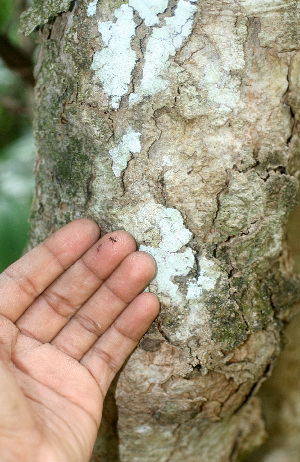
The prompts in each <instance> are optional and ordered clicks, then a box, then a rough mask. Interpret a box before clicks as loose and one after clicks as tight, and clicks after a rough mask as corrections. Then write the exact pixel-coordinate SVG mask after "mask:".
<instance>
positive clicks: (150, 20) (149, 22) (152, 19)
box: [129, 0, 168, 26]
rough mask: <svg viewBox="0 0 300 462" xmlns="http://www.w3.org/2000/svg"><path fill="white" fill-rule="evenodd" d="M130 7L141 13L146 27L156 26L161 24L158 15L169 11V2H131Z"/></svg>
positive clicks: (146, 0)
mask: <svg viewBox="0 0 300 462" xmlns="http://www.w3.org/2000/svg"><path fill="white" fill-rule="evenodd" d="M129 6H132V7H133V8H134V9H135V10H136V11H137V12H138V13H139V15H140V17H141V18H142V19H143V20H144V22H145V24H146V26H154V25H155V24H158V23H159V18H158V14H160V13H163V12H164V11H165V10H166V9H167V7H168V0H129Z"/></svg>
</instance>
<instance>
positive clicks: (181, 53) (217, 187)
mask: <svg viewBox="0 0 300 462" xmlns="http://www.w3.org/2000/svg"><path fill="white" fill-rule="evenodd" d="M46 3H47V2H45V4H46ZM299 9H300V8H299V3H298V2H297V1H289V2H287V1H283V0H277V1H276V2H273V1H272V2H271V1H267V2H266V1H265V0H264V1H263V0H256V1H254V2H253V1H249V0H239V1H234V0H232V1H226V2H225V1H220V2H214V1H213V0H208V1H206V2H198V1H196V0H169V1H167V0H152V1H149V2H144V1H143V2H142V1H139V0H128V1H119V0H102V1H96V0H93V1H90V2H74V3H72V4H71V7H70V10H69V11H66V12H64V11H65V10H64V9H62V10H60V14H58V13H59V11H56V10H55V13H54V15H53V12H50V13H49V15H50V16H49V17H48V16H47V15H46V14H45V15H44V16H43V19H42V20H41V21H42V22H43V24H41V23H40V25H39V53H38V59H37V65H36V78H37V84H36V120H35V133H36V141H37V152H38V154H37V162H36V178H37V187H36V196H35V201H34V205H33V212H32V244H35V243H36V242H39V241H40V240H41V239H43V238H44V237H45V236H46V235H47V234H48V233H49V232H50V231H52V230H53V229H54V228H57V227H59V226H61V225H63V224H64V223H65V222H67V221H69V220H71V219H74V218H77V217H80V216H87V217H91V218H93V219H94V220H95V221H97V223H98V224H99V225H100V227H101V230H102V232H107V231H110V230H112V229H117V228H119V229H120V228H123V229H126V230H127V231H129V232H131V233H132V234H133V236H134V237H135V239H136V240H137V243H138V245H139V246H140V250H144V251H146V252H149V253H151V254H152V255H153V256H154V257H155V259H156V261H157V267H158V272H157V276H156V278H155V280H154V281H153V282H152V283H151V284H150V287H149V290H151V291H153V292H155V293H157V294H158V296H159V298H160V301H161V312H160V315H159V317H158V318H157V320H156V321H155V322H154V323H153V325H152V326H151V328H150V329H149V331H148V333H147V334H146V335H145V337H144V338H143V340H142V341H141V343H140V346H139V347H138V348H137V350H136V351H135V352H134V353H133V354H132V356H131V357H130V359H129V361H128V362H127V364H126V366H125V368H124V369H123V370H122V372H121V374H120V377H119V379H118V381H117V383H116V388H115V392H114V393H112V394H111V395H110V399H109V406H110V408H111V409H112V413H111V414H109V413H107V415H113V416H114V417H113V418H108V420H107V421H106V424H105V425H104V426H105V432H106V433H105V434H106V435H109V436H108V438H110V444H111V441H115V444H116V445H118V451H116V453H115V456H114V457H115V460H120V461H122V462H125V461H130V462H132V461H145V462H148V461H149V462H150V461H159V462H164V461H166V462H167V461H168V462H171V461H172V462H175V461H179V460H180V461H181V460H183V459H185V460H187V461H190V462H192V461H195V460H197V461H200V462H201V461H203V462H207V460H209V459H212V460H214V462H223V461H224V462H225V461H229V460H232V461H233V460H239V458H241V457H242V454H244V453H246V452H247V451H248V452H249V451H250V450H252V449H253V448H254V447H255V446H256V445H257V444H260V443H261V441H262V439H263V438H264V437H265V433H264V429H263V423H262V420H261V417H260V411H259V404H258V401H257V400H256V399H255V398H253V395H254V394H255V392H256V391H257V389H258V388H259V385H260V383H261V381H262V380H264V379H265V378H266V377H267V376H268V375H269V374H270V371H271V369H272V367H273V364H274V361H275V359H276V357H277V356H278V354H279V351H280V332H281V329H282V326H283V324H284V323H285V322H286V320H287V319H288V318H289V316H290V313H291V312H292V307H293V304H294V302H295V301H296V300H297V298H298V296H299V285H298V280H297V278H296V277H295V276H293V274H292V269H291V263H290V257H289V255H288V253H287V252H286V250H285V244H284V239H285V237H284V236H285V235H284V226H285V224H286V222H287V218H288V215H289V212H290V211H291V210H292V209H293V207H294V206H295V204H296V198H297V185H298V182H297V176H298V173H299V148H298V142H297V140H298V134H297V124H296V121H297V118H298V115H299V104H298V103H299V101H298V97H297V91H298V90H299V78H298V77H299V56H300V54H299V53H300V51H299V50H300V44H299V32H297V28H296V24H297V17H299ZM32 14H33V13H32ZM46 16H47V17H46ZM35 20H36V19H34V21H35ZM35 25H37V24H35ZM30 27H31V26H30ZM113 396H114V397H113ZM113 409H114V411H113ZM116 416H117V417H116ZM108 422H110V425H112V426H113V425H117V428H114V429H112V431H111V432H109V431H108V430H107V428H108V427H107V426H108ZM114 438H115V440H114ZM103 441H104V437H103V435H102V436H101V435H100V437H99V440H98V443H97V445H96V450H95V453H94V456H93V460H94V461H97V460H99V457H100V455H101V457H102V458H105V457H106V459H105V460H111V459H110V458H109V457H110V456H109V455H108V454H106V455H105V447H106V446H107V447H111V446H110V444H108V445H106V446H105V444H104V443H103Z"/></svg>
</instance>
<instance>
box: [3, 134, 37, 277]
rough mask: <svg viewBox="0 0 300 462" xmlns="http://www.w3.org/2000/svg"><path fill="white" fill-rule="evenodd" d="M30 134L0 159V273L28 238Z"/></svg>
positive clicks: (30, 187) (20, 250)
mask: <svg viewBox="0 0 300 462" xmlns="http://www.w3.org/2000/svg"><path fill="white" fill-rule="evenodd" d="M33 153H34V142H33V136H32V132H31V131H28V132H27V133H25V134H23V136H21V137H20V138H19V139H18V140H17V141H15V142H14V143H11V144H10V145H9V146H8V147H6V149H4V150H3V151H2V158H1V160H0V198H1V199H0V271H3V270H4V269H5V268H6V267H7V266H8V265H9V264H11V263H12V262H13V261H15V260H16V259H17V258H19V257H20V255H21V253H22V250H23V248H24V247H25V245H26V243H27V239H28V231H29V223H28V216H29V211H30V203H31V197H32V190H33V175H32V165H33Z"/></svg>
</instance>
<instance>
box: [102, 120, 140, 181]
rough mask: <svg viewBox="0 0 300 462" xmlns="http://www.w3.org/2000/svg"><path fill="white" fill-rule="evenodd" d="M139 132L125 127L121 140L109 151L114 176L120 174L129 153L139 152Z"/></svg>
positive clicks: (125, 164)
mask: <svg viewBox="0 0 300 462" xmlns="http://www.w3.org/2000/svg"><path fill="white" fill-rule="evenodd" d="M140 136H141V133H138V132H135V131H133V130H132V129H131V128H128V129H127V132H126V134H125V135H124V136H123V137H122V141H121V142H120V143H119V144H118V145H117V146H116V147H115V148H112V149H111V150H110V151H109V155H110V157H111V159H112V161H113V166H112V169H113V172H114V174H115V176H116V177H119V176H121V174H122V172H123V170H124V169H125V168H126V166H127V163H128V161H129V159H130V156H131V153H134V154H136V153H138V152H141V143H140Z"/></svg>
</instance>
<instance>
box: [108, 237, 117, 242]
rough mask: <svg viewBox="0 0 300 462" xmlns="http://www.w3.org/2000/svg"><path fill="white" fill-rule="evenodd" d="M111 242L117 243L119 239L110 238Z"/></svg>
mask: <svg viewBox="0 0 300 462" xmlns="http://www.w3.org/2000/svg"><path fill="white" fill-rule="evenodd" d="M109 240H110V241H112V242H117V239H115V238H114V237H111V236H110V238H109Z"/></svg>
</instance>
